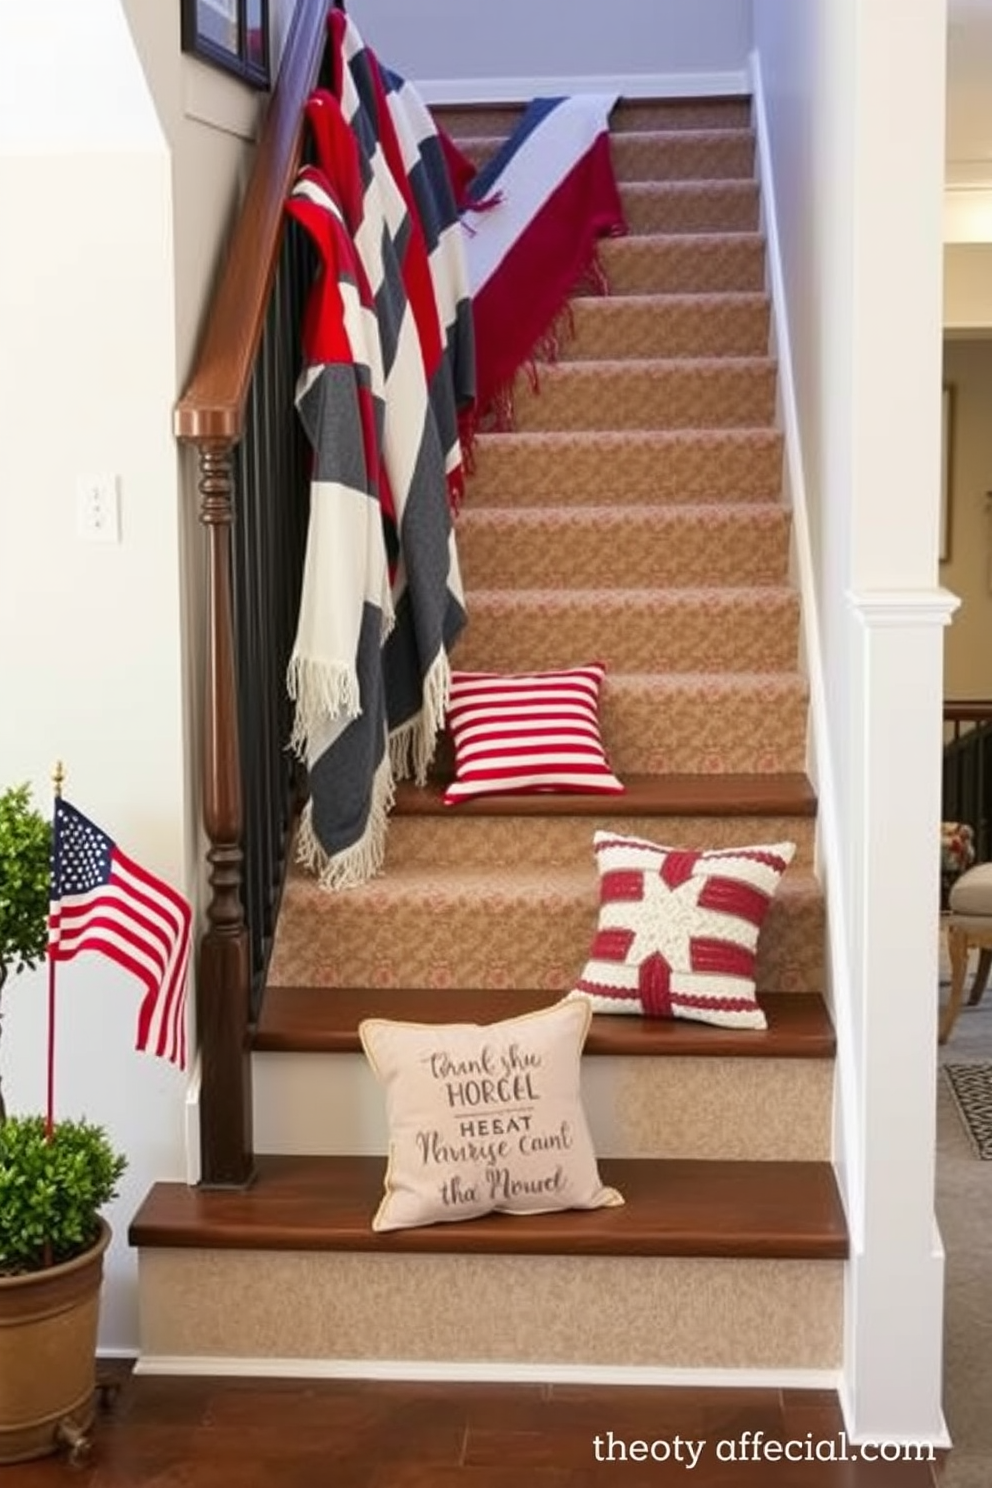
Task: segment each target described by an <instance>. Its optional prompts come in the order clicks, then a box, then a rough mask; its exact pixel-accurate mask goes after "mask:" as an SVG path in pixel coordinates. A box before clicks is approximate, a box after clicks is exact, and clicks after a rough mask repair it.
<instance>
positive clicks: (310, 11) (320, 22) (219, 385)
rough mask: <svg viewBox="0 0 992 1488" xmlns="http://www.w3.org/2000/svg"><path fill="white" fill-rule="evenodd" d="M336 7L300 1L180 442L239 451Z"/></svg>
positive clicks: (178, 417)
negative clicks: (309, 105)
mask: <svg viewBox="0 0 992 1488" xmlns="http://www.w3.org/2000/svg"><path fill="white" fill-rule="evenodd" d="M330 9H331V5H330V3H329V0H297V5H296V10H295V12H294V15H293V21H292V25H291V27H290V31H289V36H288V37H287V40H286V48H285V51H284V53H283V58H282V64H281V66H280V68H279V77H278V81H277V83H276V87H275V89H274V91H273V93H272V98H271V101H270V103H269V108H268V113H267V114H266V118H265V122H264V125H263V127H262V133H261V138H260V139H259V142H258V149H257V152H256V156H255V161H254V165H253V168H252V172H251V177H250V179H249V182H248V189H247V191H246V193H245V197H244V201H243V203H242V206H241V210H240V213H239V215H238V220H237V223H236V225H235V228H234V231H233V234H232V237H231V243H230V248H229V250H228V254H227V258H226V260H225V262H224V264H223V268H222V271H221V275H220V278H219V280H218V283H217V289H216V292H215V294H214V297H213V300H212V303H211V307H210V311H209V314H208V316H207V322H206V328H205V331H204V335H203V341H202V343H201V346H200V351H199V355H198V357H197V360H196V365H195V368H194V371H193V374H192V377H191V378H190V381H189V383H188V385H187V387H186V391H185V392H184V393H183V396H182V398H181V399H180V400H179V403H178V404H177V405H176V409H175V414H174V425H173V426H174V429H175V433H176V436H177V438H179V439H185V440H193V441H195V442H199V441H203V440H219V441H222V442H224V443H229V444H236V443H237V442H238V441H239V440H240V438H241V435H242V433H243V431H244V417H245V404H246V401H247V398H248V388H249V385H250V383H251V375H252V369H253V367H254V365H255V357H256V355H257V353H258V347H259V342H260V341H261V337H262V327H263V325H264V322H265V313H266V309H267V306H268V303H269V294H270V291H271V289H272V281H273V279H274V277H275V271H276V262H277V260H278V256H279V246H280V243H281V240H282V226H283V208H284V204H285V201H286V197H287V196H288V194H289V191H290V188H291V186H292V183H293V178H294V176H295V174H296V171H297V168H298V166H299V163H300V152H301V148H302V141H303V128H304V115H303V109H304V105H305V103H306V100H307V98H308V97H309V95H310V93H311V91H312V90H313V88H314V86H315V84H316V81H317V75H318V72H319V70H320V63H321V59H322V57H323V54H324V46H325V42H326V36H327V15H328V11H329V10H330Z"/></svg>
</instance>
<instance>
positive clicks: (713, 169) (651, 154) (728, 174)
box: [458, 128, 754, 181]
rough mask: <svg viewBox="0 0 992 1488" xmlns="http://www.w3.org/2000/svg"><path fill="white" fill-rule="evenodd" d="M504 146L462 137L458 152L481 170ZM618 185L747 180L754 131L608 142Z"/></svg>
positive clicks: (685, 132) (681, 132)
mask: <svg viewBox="0 0 992 1488" xmlns="http://www.w3.org/2000/svg"><path fill="white" fill-rule="evenodd" d="M502 143H503V140H502V138H501V137H500V136H499V135H496V134H478V135H461V136H460V137H459V139H458V148H459V149H460V150H461V152H462V154H463V155H466V156H467V157H468V159H469V160H471V161H472V163H473V164H474V165H475V166H477V167H479V168H481V167H482V166H483V165H485V164H486V162H487V161H489V160H490V159H492V157H493V156H494V155H495V154H496V151H497V150H498V149H499V147H500V145H501V144H502ZM610 153H611V156H612V159H613V172H614V175H615V176H616V178H617V180H618V181H680V180H681V181H686V180H688V181H695V180H702V179H704V178H712V179H714V180H747V179H750V178H751V177H752V176H753V174H754V131H753V130H752V129H750V128H745V129H673V130H662V129H627V130H623V131H621V132H619V133H612V132H611V136H610Z"/></svg>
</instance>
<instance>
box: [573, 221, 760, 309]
mask: <svg viewBox="0 0 992 1488" xmlns="http://www.w3.org/2000/svg"><path fill="white" fill-rule="evenodd" d="M597 253H598V256H599V261H600V264H601V265H602V268H603V271H604V273H605V275H606V280H607V283H608V285H609V287H610V292H611V294H615V295H622V294H718V293H721V292H726V291H730V292H743V291H746V290H747V291H751V292H753V293H758V292H760V291H762V290H763V289H764V288H765V240H764V237H763V236H762V234H761V233H759V232H715V233H707V232H702V231H700V232H696V233H679V232H671V233H634V232H630V233H628V234H627V235H626V236H625V237H622V238H603V239H602V241H601V242H600V244H599V246H598V249H597Z"/></svg>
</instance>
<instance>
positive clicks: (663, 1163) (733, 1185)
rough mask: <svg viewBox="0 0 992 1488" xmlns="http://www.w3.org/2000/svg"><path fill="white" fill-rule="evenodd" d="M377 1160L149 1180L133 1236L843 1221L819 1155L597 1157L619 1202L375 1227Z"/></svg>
mask: <svg viewBox="0 0 992 1488" xmlns="http://www.w3.org/2000/svg"><path fill="white" fill-rule="evenodd" d="M384 1169H385V1158H383V1157H353V1156H348V1157H292V1156H287V1157H276V1156H271V1155H269V1156H260V1157H258V1159H257V1174H256V1180H255V1183H254V1184H253V1185H252V1187H251V1188H248V1189H245V1190H232V1189H213V1190H205V1189H198V1188H192V1187H189V1186H188V1185H187V1184H185V1183H156V1184H155V1185H154V1187H153V1188H152V1189H151V1191H150V1192H149V1194H148V1196H147V1197H146V1199H145V1200H144V1202H143V1203H142V1205H141V1207H140V1208H139V1210H138V1212H137V1214H136V1215H135V1217H134V1219H133V1220H132V1222H131V1225H130V1228H129V1231H128V1239H129V1242H130V1244H131V1245H134V1246H152V1247H169V1248H173V1247H195V1248H201V1249H202V1248H212V1249H235V1250H295V1251H301V1250H302V1251H362V1252H371V1253H373V1254H376V1253H378V1254H389V1253H393V1252H397V1251H400V1252H405V1253H411V1252H412V1253H421V1254H424V1253H441V1252H460V1253H463V1254H475V1255H479V1254H512V1255H575V1256H579V1255H582V1256H592V1255H595V1256H625V1255H630V1256H709V1257H727V1258H729V1257H735V1258H754V1257H757V1258H764V1259H788V1260H809V1259H816V1260H839V1259H843V1258H844V1257H845V1256H846V1255H847V1229H846V1224H845V1220H844V1212H843V1208H842V1205H841V1201H840V1195H839V1193H838V1191H837V1184H836V1180H835V1178H834V1173H833V1169H832V1167H831V1166H830V1164H829V1163H825V1162H715V1161H709V1162H707V1161H700V1160H688V1159H644V1158H603V1159H601V1160H600V1164H599V1169H600V1174H601V1177H602V1179H603V1181H604V1183H609V1184H613V1185H615V1186H616V1187H617V1188H618V1189H619V1190H620V1192H621V1193H622V1194H623V1195H624V1198H625V1201H626V1202H625V1203H624V1204H623V1205H622V1206H621V1207H619V1208H615V1209H596V1210H589V1211H585V1210H582V1211H578V1210H569V1211H567V1212H565V1213H558V1214H535V1215H502V1214H501V1215H491V1216H486V1217H485V1218H482V1219H475V1220H471V1221H467V1222H462V1223H458V1224H438V1225H430V1226H425V1227H423V1228H419V1229H412V1230H397V1231H391V1232H389V1233H387V1234H376V1233H375V1232H374V1231H373V1230H372V1228H371V1219H372V1216H373V1214H374V1213H375V1210H376V1207H377V1205H378V1203H379V1200H380V1198H381V1196H382V1180H383V1173H384Z"/></svg>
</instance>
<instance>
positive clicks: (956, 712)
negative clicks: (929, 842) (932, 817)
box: [942, 698, 992, 863]
mask: <svg viewBox="0 0 992 1488" xmlns="http://www.w3.org/2000/svg"><path fill="white" fill-rule="evenodd" d="M942 796H943V804H942V811H943V817H944V820H945V821H963V822H967V824H968V825H969V826H970V827H971V828H972V831H973V832H974V834H975V852H976V854H977V857H978V861H979V862H980V863H986V862H988V861H989V859H990V857H992V701H990V700H989V699H988V698H947V699H946V700H945V702H944V758H943V779H942Z"/></svg>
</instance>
